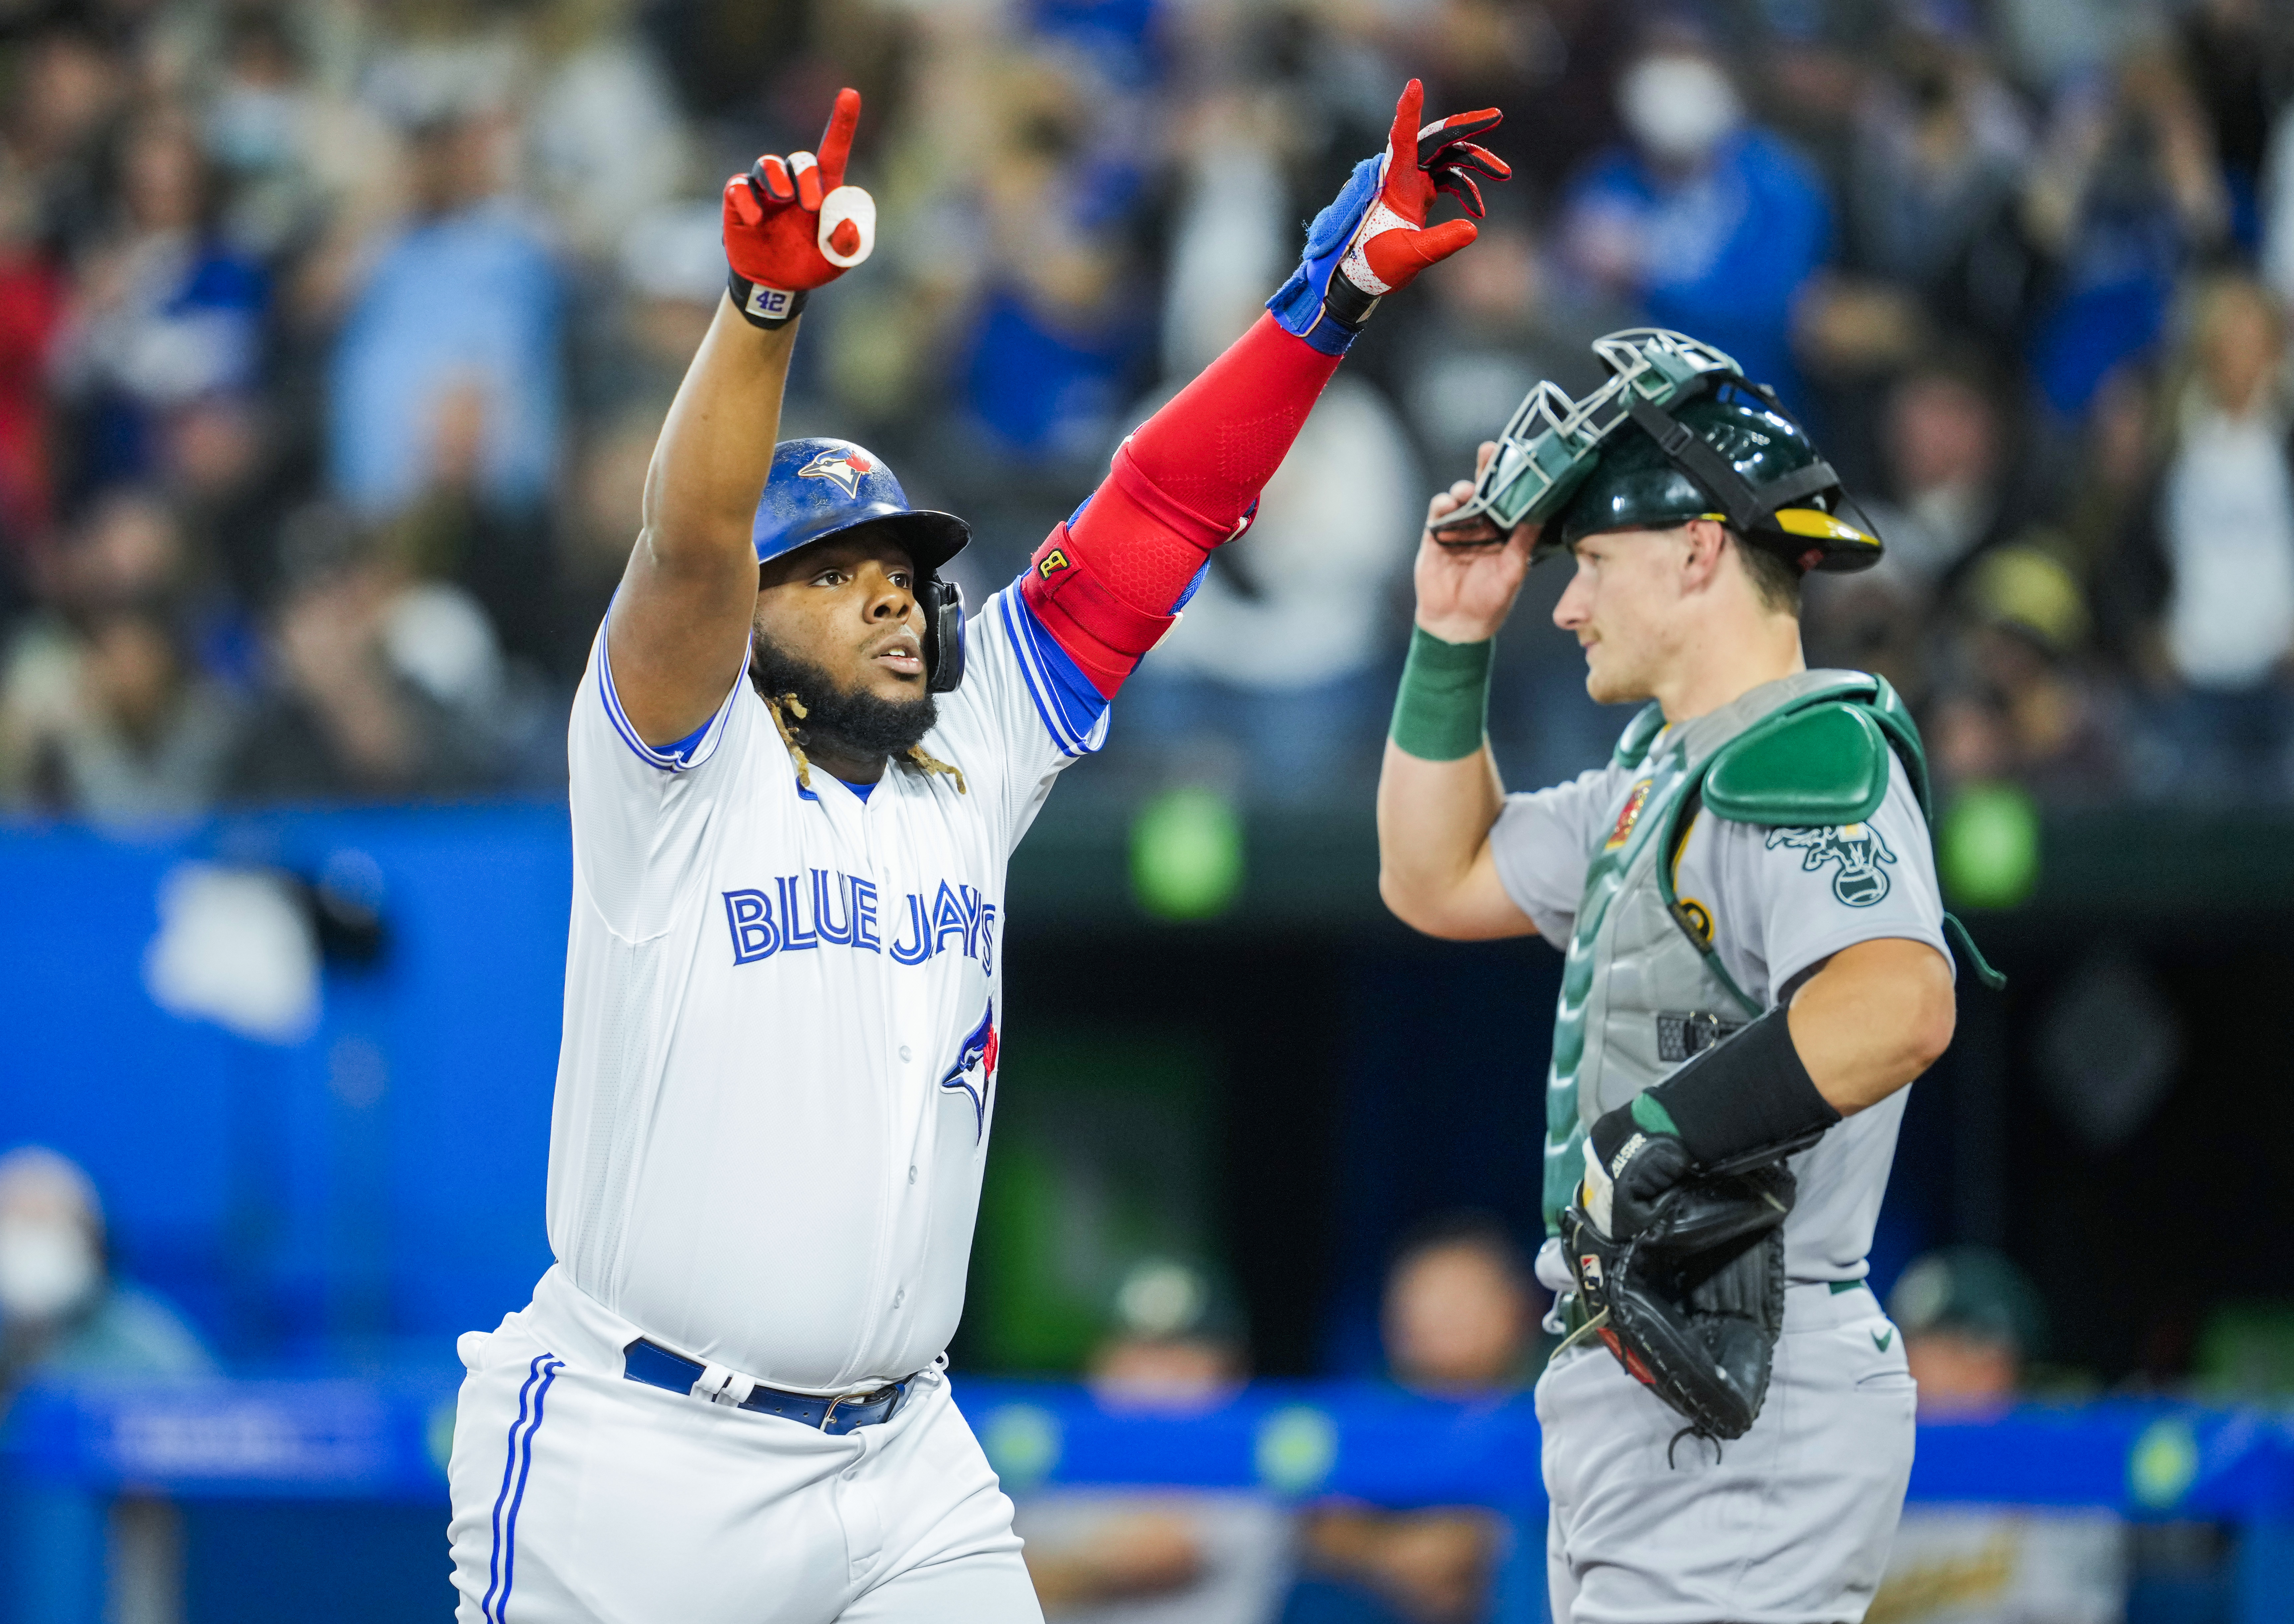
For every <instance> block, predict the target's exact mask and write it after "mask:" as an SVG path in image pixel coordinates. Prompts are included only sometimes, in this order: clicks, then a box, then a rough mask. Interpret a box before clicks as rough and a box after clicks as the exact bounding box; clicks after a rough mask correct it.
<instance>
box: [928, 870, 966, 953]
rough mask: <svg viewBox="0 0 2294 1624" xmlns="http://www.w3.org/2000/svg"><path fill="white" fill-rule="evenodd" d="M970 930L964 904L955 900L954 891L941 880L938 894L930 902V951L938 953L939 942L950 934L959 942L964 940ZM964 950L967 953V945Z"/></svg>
mask: <svg viewBox="0 0 2294 1624" xmlns="http://www.w3.org/2000/svg"><path fill="white" fill-rule="evenodd" d="M965 889H971V888H970V887H966V888H965ZM971 930H972V925H971V923H970V922H969V921H967V920H966V919H965V918H964V905H963V904H962V903H960V902H958V901H956V893H955V892H953V891H951V890H949V889H948V881H945V880H943V881H940V896H939V897H937V898H935V899H934V900H933V903H932V951H933V952H934V953H938V952H939V951H940V944H941V943H943V942H945V941H947V940H948V938H949V937H951V936H953V937H954V938H956V940H957V941H958V942H959V943H962V942H964V941H965V939H966V938H967V937H968V936H969V934H970V932H971ZM965 950H966V952H967V953H968V952H969V951H970V949H969V946H968V945H967V946H966V949H965Z"/></svg>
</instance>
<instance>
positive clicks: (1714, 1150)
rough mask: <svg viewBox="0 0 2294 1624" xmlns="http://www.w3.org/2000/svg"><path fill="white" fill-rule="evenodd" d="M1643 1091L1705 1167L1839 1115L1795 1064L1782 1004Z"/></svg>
mask: <svg viewBox="0 0 2294 1624" xmlns="http://www.w3.org/2000/svg"><path fill="white" fill-rule="evenodd" d="M1646 1097H1647V1098H1648V1099H1650V1100H1654V1101H1655V1103H1656V1104H1658V1105H1660V1106H1662V1107H1664V1113H1665V1115H1666V1116H1667V1117H1671V1118H1672V1125H1673V1129H1674V1132H1675V1133H1678V1134H1679V1136H1680V1142H1681V1145H1682V1147H1683V1148H1684V1149H1687V1150H1688V1153H1689V1155H1691V1156H1692V1157H1696V1160H1697V1161H1698V1162H1699V1163H1700V1164H1701V1165H1704V1166H1706V1167H1714V1166H1719V1165H1723V1164H1725V1163H1729V1162H1732V1161H1734V1160H1736V1159H1737V1157H1742V1156H1744V1155H1745V1154H1746V1153H1748V1152H1752V1151H1763V1150H1773V1149H1777V1148H1778V1147H1782V1146H1786V1145H1794V1146H1797V1145H1800V1144H1804V1143H1806V1142H1808V1141H1812V1140H1814V1139H1815V1138H1816V1137H1817V1136H1818V1134H1820V1133H1823V1132H1824V1131H1825V1129H1826V1128H1828V1127H1830V1126H1832V1125H1833V1124H1834V1123H1836V1122H1838V1121H1839V1120H1840V1113H1839V1112H1838V1111H1836V1110H1834V1109H1833V1108H1832V1102H1831V1101H1830V1100H1826V1098H1825V1097H1824V1096H1823V1095H1822V1094H1821V1093H1819V1092H1817V1087H1816V1082H1815V1079H1814V1078H1812V1077H1810V1076H1809V1075H1808V1068H1807V1067H1806V1066H1804V1065H1802V1063H1801V1058H1800V1051H1799V1050H1797V1049H1795V1048H1794V1047H1793V1041H1792V1029H1791V1028H1790V1027H1787V1026H1786V1024H1785V1011H1784V1010H1783V1009H1782V1008H1781V1007H1779V1008H1777V1009H1773V1010H1770V1011H1769V1012H1768V1013H1767V1014H1765V1015H1763V1016H1761V1018H1760V1019H1758V1020H1756V1021H1754V1022H1753V1023H1752V1024H1751V1025H1750V1026H1748V1027H1745V1029H1744V1030H1743V1031H1741V1032H1739V1033H1737V1035H1735V1036H1733V1037H1731V1038H1729V1039H1728V1040H1727V1041H1726V1042H1725V1043H1715V1044H1714V1045H1713V1046H1712V1048H1710V1049H1707V1050H1705V1051H1704V1052H1703V1053H1702V1054H1699V1055H1697V1056H1696V1058H1695V1059H1693V1060H1690V1061H1689V1062H1688V1064H1687V1065H1686V1066H1683V1067H1682V1068H1680V1070H1679V1071H1676V1072H1674V1073H1673V1074H1672V1076H1670V1077H1667V1078H1666V1079H1665V1080H1664V1082H1662V1083H1660V1084H1657V1085H1656V1086H1655V1088H1652V1089H1650V1090H1649V1091H1648V1092H1647V1096H1646Z"/></svg>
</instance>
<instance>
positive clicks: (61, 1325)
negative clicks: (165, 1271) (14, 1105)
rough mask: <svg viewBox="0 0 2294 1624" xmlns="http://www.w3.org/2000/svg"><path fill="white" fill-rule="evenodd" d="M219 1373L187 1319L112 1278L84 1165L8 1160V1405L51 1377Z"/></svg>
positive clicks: (0, 1289) (4, 1352)
mask: <svg viewBox="0 0 2294 1624" xmlns="http://www.w3.org/2000/svg"><path fill="white" fill-rule="evenodd" d="M215 1370H216V1361H215V1356H214V1355H213V1354H212V1353H210V1352H208V1351H207V1344H205V1343H204V1342H203V1341H201V1340H200V1337H199V1333H198V1332H197V1331H195V1330H193V1329H192V1328H191V1325H190V1322H189V1321H187V1320H185V1319H184V1318H183V1315H182V1314H181V1313H179V1312H177V1311H176V1310H175V1308H174V1307H173V1306H172V1305H170V1304H169V1303H167V1301H166V1300H165V1299H164V1298H162V1297H160V1296H159V1295H156V1294H154V1293H152V1292H150V1291H147V1290H145V1289H143V1288H142V1287H139V1286H135V1285H132V1284H130V1283H128V1282H126V1281H125V1280H121V1279H116V1278H115V1277H114V1275H113V1274H112V1271H111V1264H110V1253H109V1247H108V1246H107V1243H106V1237H105V1233H104V1222H103V1206H102V1202H100V1201H99V1200H98V1199H97V1198H96V1193H95V1186H94V1183H93V1182H92V1181H90V1180H89V1178H88V1176H87V1174H86V1173H83V1172H82V1171H81V1170H80V1168H79V1166H78V1165H77V1164H76V1163H74V1162H73V1161H71V1160H70V1159H69V1158H68V1157H62V1156H60V1155H58V1154H57V1153H56V1152H55V1151H53V1150H50V1149H45V1147H42V1146H38V1145H22V1146H19V1147H18V1148H17V1149H13V1150H11V1151H9V1152H8V1153H7V1154H6V1155H4V1156H0V1403H4V1402H5V1401H6V1400H7V1399H8V1398H9V1397H10V1396H12V1394H13V1393H15V1392H16V1391H17V1390H18V1389H20V1387H22V1386H23V1385H25V1384H27V1383H29V1382H32V1381H35V1380H38V1379H41V1378H44V1377H51V1376H54V1377H67V1378H76V1377H83V1376H92V1377H105V1376H209V1375H213V1374H214V1373H215Z"/></svg>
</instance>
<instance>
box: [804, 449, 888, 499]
mask: <svg viewBox="0 0 2294 1624" xmlns="http://www.w3.org/2000/svg"><path fill="white" fill-rule="evenodd" d="M875 471H876V465H875V464H874V463H873V462H870V461H869V460H868V459H866V457H863V456H861V455H860V454H859V453H858V451H823V452H821V454H820V455H819V456H818V457H816V458H814V459H812V460H811V461H810V462H808V463H806V464H805V465H804V467H801V468H799V469H798V470H797V471H796V476H797V477H798V478H799V479H826V480H828V481H830V482H831V483H834V485H835V486H836V488H837V489H838V490H840V491H843V492H844V494H845V495H847V496H858V495H859V494H860V482H861V480H862V479H864V478H865V477H866V476H867V475H870V474H873V473H874V472H875Z"/></svg>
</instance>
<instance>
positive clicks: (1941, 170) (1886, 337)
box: [1798, 7, 2033, 375]
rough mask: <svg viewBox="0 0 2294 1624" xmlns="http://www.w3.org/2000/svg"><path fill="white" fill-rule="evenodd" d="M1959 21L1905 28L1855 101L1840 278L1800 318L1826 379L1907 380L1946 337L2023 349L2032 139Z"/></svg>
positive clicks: (1925, 16)
mask: <svg viewBox="0 0 2294 1624" xmlns="http://www.w3.org/2000/svg"><path fill="white" fill-rule="evenodd" d="M1949 15H1950V14H1949V13H1948V12H1944V11H1943V10H1942V8H1935V7H1931V8H1927V9H1926V10H1924V11H1922V12H1912V13H1909V14H1908V16H1907V17H1906V20H1904V21H1903V22H1901V23H1899V26H1898V27H1897V28H1895V29H1894V30H1892V31H1891V33H1890V34H1889V35H1888V37H1887V46H1886V49H1885V51H1884V53H1882V54H1881V57H1880V61H1879V62H1877V63H1875V68H1876V69H1878V71H1876V72H1875V73H1874V74H1873V75H1872V76H1871V79H1870V84H1871V91H1870V93H1869V94H1867V95H1866V96H1864V97H1862V98H1860V99H1859V102H1860V104H1859V110H1858V113H1857V116H1856V118H1855V121H1854V134H1853V137H1852V140H1851V142H1850V144H1849V152H1848V161H1847V169H1846V175H1845V176H1844V186H1843V199H1842V201H1843V211H1842V218H1841V237H1842V241H1841V245H1840V250H1839V254H1838V257H1837V260H1836V262H1835V263H1836V271H1835V273H1834V275H1831V276H1829V277H1826V278H1824V279H1822V280H1820V281H1819V282H1818V283H1817V284H1816V285H1814V286H1813V287H1812V288H1811V289H1810V296H1809V297H1808V298H1807V299H1805V300H1804V301H1803V303H1802V307H1801V309H1800V311H1799V313H1798V321H1799V334H1798V337H1799V339H1800V345H1801V350H1802V353H1803V354H1804V355H1806V356H1807V357H1808V358H1809V359H1810V361H1811V363H1812V364H1814V365H1815V366H1817V367H1818V368H1820V369H1824V370H1826V371H1829V372H1832V373H1835V374H1843V373H1844V374H1850V375H1862V374H1867V373H1870V372H1873V371H1875V370H1878V369H1887V368H1893V367H1898V366H1901V365H1903V364H1904V363H1906V362H1907V361H1910V360H1912V359H1913V357H1914V356H1916V354H1918V353H1921V352H1922V351H1923V350H1924V348H1926V347H1927V346H1928V345H1929V344H1930V343H1931V342H1932V339H1933V338H1934V337H1936V336H1938V335H1939V334H1948V335H1962V336H1965V337H1976V338H1980V339H1981V340H1982V341H1983V342H1985V343H1987V344H1995V345H1996V344H1999V343H2002V342H2004V343H2005V344H2007V345H2010V346H2011V347H2012V345H2013V342H2014V340H2015V337H2016V334H2017V330H2018V326H2019V323H2020V322H2021V319H2022V316H2023V314H2024V312H2025V307H2026V302H2027V301H2028V299H2029V297H2030V292H2031V288H2030V283H2031V277H2032V273H2033V266H2032V265H2031V264H2030V254H2029V252H2028V250H2027V248H2025V246H2024V243H2023V241H2022V239H2021V229H2020V222H2019V221H2018V219H2017V211H2018V207H2019V205H2020V202H2021V194H2022V187H2023V172H2024V169H2025V167H2026V166H2027V165H2028V163H2029V161H2030V151H2031V137H2030V129H2029V127H2028V124H2027V121H2026V119H2025V117H2024V114H2023V111H2022V109H2021V107H2020V106H2019V105H2018V104H2017V103H2016V102H2015V101H2014V99H2013V96H2011V95H2010V94H2009V93H2008V92H2007V91H2006V89H2005V86H2003V85H2001V84H2000V83H1999V82H1998V80H1997V78H1996V77H1993V76H1992V74H1991V73H1990V72H1989V69H1988V67H1987V66H1986V64H1985V61H1984V58H1983V54H1982V51H1981V43H1980V41H1978V40H1977V39H1975V38H1974V37H1972V36H1971V35H1970V34H1969V33H1967V32H1966V31H1965V23H1964V22H1963V24H1962V27H1961V28H1958V29H1954V28H1948V27H1947V26H1945V23H1944V20H1945V19H1946V18H1947V17H1948V16H1949Z"/></svg>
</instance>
